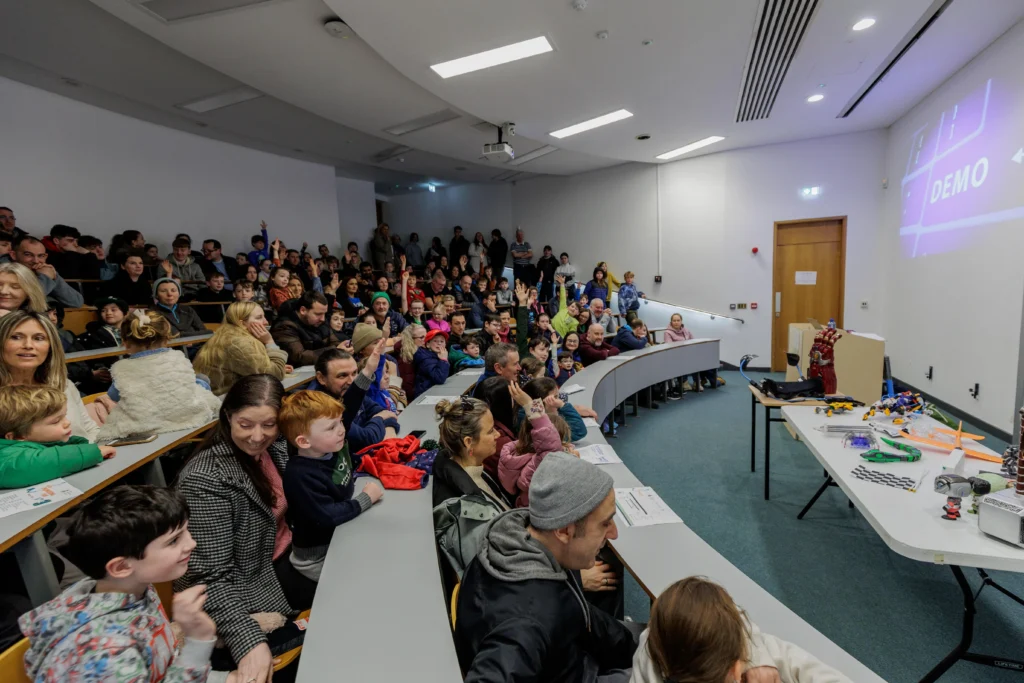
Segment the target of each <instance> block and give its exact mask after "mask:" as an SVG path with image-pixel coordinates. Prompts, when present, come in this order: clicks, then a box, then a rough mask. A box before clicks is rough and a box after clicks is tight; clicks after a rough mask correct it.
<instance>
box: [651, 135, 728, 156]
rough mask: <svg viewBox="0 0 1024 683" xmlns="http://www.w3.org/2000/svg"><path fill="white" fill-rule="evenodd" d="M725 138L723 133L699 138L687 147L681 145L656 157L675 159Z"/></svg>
mask: <svg viewBox="0 0 1024 683" xmlns="http://www.w3.org/2000/svg"><path fill="white" fill-rule="evenodd" d="M724 139H725V138H723V137H722V136H721V135H712V136H711V137H709V138H704V139H703V140H697V142H691V143H690V144H688V145H686V146H685V147H680V148H679V149H673V150H672V151H671V152H665V153H664V154H659V155H658V156H657V157H656V158H657V159H675V158H676V157H677V156H681V155H683V154H686V153H687V152H692V151H693V150H695V149H700V148H701V147H707V146H708V145H713V144H715V143H716V142H721V141H722V140H724Z"/></svg>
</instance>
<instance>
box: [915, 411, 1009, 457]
mask: <svg viewBox="0 0 1024 683" xmlns="http://www.w3.org/2000/svg"><path fill="white" fill-rule="evenodd" d="M963 429H964V423H963V420H961V421H960V426H959V427H957V428H956V429H943V428H942V427H935V428H934V429H933V430H932V431H935V432H939V433H940V434H948V435H949V436H952V437H954V438H953V443H952V444H950V443H949V442H948V441H939V440H938V439H928V438H926V437H923V436H917V435H916V434H911V433H910V432H908V431H907V430H906V429H904V430H903V431H902V432H901V435H902V436H903V438H905V439H910V440H911V441H916V442H917V443H921V444H924V445H926V446H932V447H934V448H941V449H942V450H944V451H950V452H952V451H955V450H961V451H963V452H964V455H966V456H967V457H969V458H978V459H979V460H987V461H989V462H998V463H1002V462H1003V459H1002V458H1001V457H999V456H998V455H989V454H988V453H982V452H981V451H972V450H971V449H969V448H964V447H963V446H962V445H961V444H960V439H961V438H968V439H971V440H973V441H981V440H982V439H984V438H985V437H983V436H980V435H978V434H964V431H963Z"/></svg>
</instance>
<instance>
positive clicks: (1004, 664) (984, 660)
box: [921, 565, 1024, 683]
mask: <svg viewBox="0 0 1024 683" xmlns="http://www.w3.org/2000/svg"><path fill="white" fill-rule="evenodd" d="M949 568H950V569H952V570H953V576H954V577H956V583H957V585H958V586H960V592H961V593H962V594H963V597H964V616H963V625H962V627H961V630H960V642H959V643H957V645H956V647H954V648H953V651H952V652H950V653H949V654H948V655H946V656H945V658H943V660H942V661H941V662H939V663H938V664H937V665H936V666H935V668H934V669H932V670H931V671H929V672H928V673H927V674H926V675H925V677H924V678H922V679H921V683H934V681H937V680H939V678H940V677H941V676H942V675H943V674H944V673H946V672H947V671H949V669H950V667H952V666H953V665H954V664H956V663H957V662H958V661H960V660H961V659H962V660H964V661H965V662H973V663H975V664H984V665H985V666H994V667H996V668H997V669H1006V670H1009V671H1016V672H1018V673H1024V662H1022V661H1019V660H1016V659H1006V658H1005V657H995V656H993V655H982V654H978V653H975V652H971V651H970V647H971V641H972V640H974V615H975V614H976V613H977V607H976V599H977V596H978V595H980V594H981V591H982V590H984V588H985V587H986V586H992V587H993V588H996V589H997V590H999V591H1000V592H1002V593H1003V594H1005V595H1007V596H1009V597H1011V598H1013V599H1014V600H1016V601H1017V602H1018V603H1021V604H1024V601H1022V600H1021V599H1020V598H1019V597H1018V596H1016V595H1014V594H1013V593H1010V592H1009V591H1008V590H1006V589H1005V588H1003V587H1002V586H1000V585H998V584H997V583H995V582H994V581H992V579H991V578H989V576H988V574H986V573H985V572H984V571H983V570H980V569H979V570H978V573H979V574H980V575H981V577H982V580H983V583H982V586H981V588H980V589H979V590H978V592H977V594H975V593H974V592H973V591H972V590H971V585H970V584H969V583H967V578H966V577H965V576H964V571H963V569H961V568H960V567H957V566H956V565H950V567H949ZM978 680H981V679H978Z"/></svg>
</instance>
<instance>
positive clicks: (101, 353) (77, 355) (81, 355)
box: [64, 332, 213, 363]
mask: <svg viewBox="0 0 1024 683" xmlns="http://www.w3.org/2000/svg"><path fill="white" fill-rule="evenodd" d="M212 336H213V333H212V332H209V333H207V334H196V335H192V336H190V337H178V338H177V339H172V340H171V341H169V342H168V343H167V345H168V346H170V347H178V346H188V345H189V344H200V343H202V342H205V341H208V340H209V339H210V337H212ZM127 353H128V350H127V349H125V348H124V346H111V347H109V348H105V349H93V350H91V351H72V352H71V353H69V354H66V355H65V356H64V360H65V362H68V363H77V362H81V361H86V360H98V359H100V358H112V357H114V356H123V355H125V354H127Z"/></svg>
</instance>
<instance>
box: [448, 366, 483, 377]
mask: <svg viewBox="0 0 1024 683" xmlns="http://www.w3.org/2000/svg"><path fill="white" fill-rule="evenodd" d="M455 374H457V375H462V376H463V377H479V376H480V375H482V374H484V370H483V368H466V369H465V370H462V371H461V372H457V373H455Z"/></svg>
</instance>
